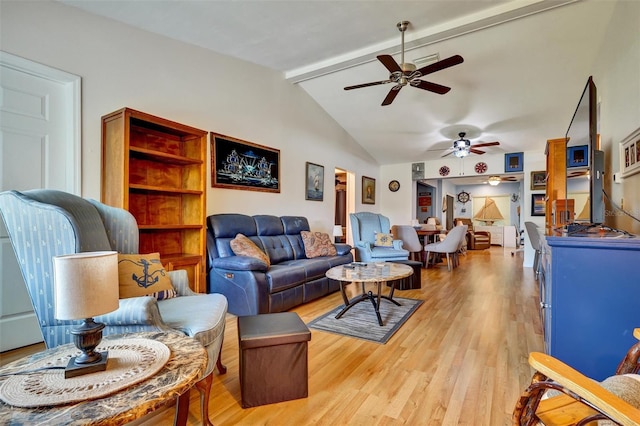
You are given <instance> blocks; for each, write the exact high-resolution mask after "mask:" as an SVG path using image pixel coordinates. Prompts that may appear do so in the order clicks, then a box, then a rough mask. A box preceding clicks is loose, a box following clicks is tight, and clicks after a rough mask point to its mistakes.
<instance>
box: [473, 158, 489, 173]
mask: <svg viewBox="0 0 640 426" xmlns="http://www.w3.org/2000/svg"><path fill="white" fill-rule="evenodd" d="M474 169H475V170H476V173H484V172H486V171H487V163H483V162H482V161H481V162H479V163H476V165H475V167H474Z"/></svg>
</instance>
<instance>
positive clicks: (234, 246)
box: [229, 234, 271, 268]
mask: <svg viewBox="0 0 640 426" xmlns="http://www.w3.org/2000/svg"><path fill="white" fill-rule="evenodd" d="M229 244H230V245H231V250H233V253H234V254H235V255H236V256H248V257H253V258H256V259H258V260H261V261H262V262H264V263H266V265H267V268H268V267H270V266H271V261H270V259H269V256H267V254H266V253H265V252H263V251H262V250H260V247H258V246H257V245H256V244H255V243H254V242H253V241H251V240H250V239H249V237H247V236H246V235H244V234H238V235H236V237H235V238H234V239H233V240H231V242H230V243H229Z"/></svg>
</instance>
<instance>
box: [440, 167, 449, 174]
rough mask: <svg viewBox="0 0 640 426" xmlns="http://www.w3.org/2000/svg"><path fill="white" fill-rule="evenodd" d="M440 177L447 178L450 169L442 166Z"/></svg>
mask: <svg viewBox="0 0 640 426" xmlns="http://www.w3.org/2000/svg"><path fill="white" fill-rule="evenodd" d="M439 173H440V176H447V175H448V174H449V167H447V166H442V167H440V170H439Z"/></svg>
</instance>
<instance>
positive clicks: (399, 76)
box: [344, 21, 464, 106]
mask: <svg viewBox="0 0 640 426" xmlns="http://www.w3.org/2000/svg"><path fill="white" fill-rule="evenodd" d="M407 26H409V21H401V22H398V24H397V27H398V30H399V31H400V34H401V37H402V42H401V45H402V51H401V57H400V63H399V64H398V63H397V62H396V60H395V59H393V56H391V55H378V56H377V59H378V61H380V63H382V65H384V67H385V68H386V69H387V70H388V71H389V73H390V74H389V78H388V79H387V80H381V81H374V82H371V83H364V84H356V85H355V86H347V87H345V88H344V90H353V89H361V88H363V87H369V86H377V85H380V84H387V83H395V86H393V87H392V88H391V90H389V93H388V94H387V96H386V97H385V98H384V100H383V101H382V106H385V105H390V104H391V103H392V102H393V101H394V99H395V98H396V96H398V92H400V89H402V88H403V87H404V86H406V85H410V86H412V87H416V88H418V89H422V90H427V91H429V92H433V93H437V94H439V95H444V94H445V93H447V92H448V91H449V90H451V88H450V87H446V86H442V85H440V84H436V83H431V82H429V81H425V80H420V77H423V76H425V75H428V74H431V73H434V72H436V71H440V70H443V69H445V68H449V67H452V66H454V65H458V64H461V63H462V62H464V59H462V56H460V55H454V56H451V57H449V58H446V59H443V60H441V61H438V62H434V63H431V64H429V65H426V66H423V67H422V68H419V69H417V67H416V66H415V65H414V64H412V63H407V62H405V61H404V32H405V31H406V29H407Z"/></svg>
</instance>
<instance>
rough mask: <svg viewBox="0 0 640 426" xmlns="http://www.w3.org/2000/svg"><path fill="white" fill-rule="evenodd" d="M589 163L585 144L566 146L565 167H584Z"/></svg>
mask: <svg viewBox="0 0 640 426" xmlns="http://www.w3.org/2000/svg"><path fill="white" fill-rule="evenodd" d="M588 165H589V151H588V146H587V145H580V146H570V147H568V148H567V167H584V166H588Z"/></svg>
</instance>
